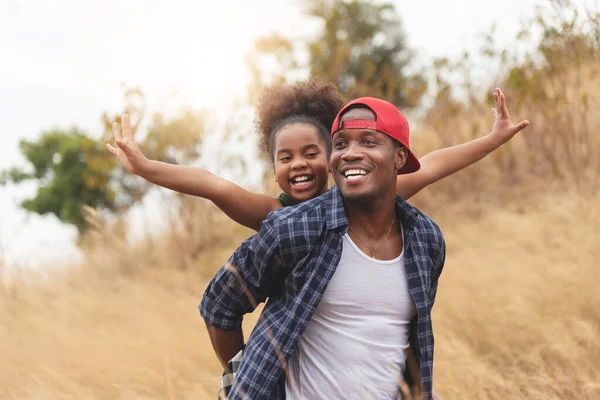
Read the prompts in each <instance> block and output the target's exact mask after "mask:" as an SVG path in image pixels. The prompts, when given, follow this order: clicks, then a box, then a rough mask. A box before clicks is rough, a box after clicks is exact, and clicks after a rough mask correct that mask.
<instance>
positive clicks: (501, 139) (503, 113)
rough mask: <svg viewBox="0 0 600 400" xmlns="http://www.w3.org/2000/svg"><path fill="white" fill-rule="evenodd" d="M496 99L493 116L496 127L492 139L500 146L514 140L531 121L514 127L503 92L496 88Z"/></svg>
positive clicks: (525, 121) (522, 122)
mask: <svg viewBox="0 0 600 400" xmlns="http://www.w3.org/2000/svg"><path fill="white" fill-rule="evenodd" d="M494 99H495V100H496V107H495V108H492V114H494V126H493V127H492V132H491V133H490V137H493V138H494V140H495V141H497V142H498V144H499V145H501V144H504V143H506V142H508V141H509V140H510V139H512V138H513V136H515V135H516V134H517V133H518V132H519V131H521V130H522V129H524V128H526V127H527V126H528V125H529V121H527V120H524V121H521V122H520V123H519V124H517V125H513V123H512V122H511V120H510V114H509V113H508V109H507V108H506V99H505V98H504V93H502V90H500V89H498V88H496V91H495V92H494Z"/></svg>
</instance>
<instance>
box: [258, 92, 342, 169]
mask: <svg viewBox="0 0 600 400" xmlns="http://www.w3.org/2000/svg"><path fill="white" fill-rule="evenodd" d="M343 105H344V102H343V99H342V95H341V94H340V92H339V91H338V89H337V88H336V87H335V85H333V84H332V83H322V82H320V81H316V80H310V81H308V82H299V83H295V84H291V85H290V84H276V85H272V86H269V87H267V88H265V90H264V92H263V93H262V95H261V97H260V99H259V103H258V106H257V109H256V114H257V115H256V128H257V130H258V132H260V135H261V140H260V146H261V149H262V150H263V151H265V152H266V153H267V154H268V155H269V157H270V159H271V161H273V159H274V150H275V149H274V147H275V136H276V134H277V132H278V131H279V130H280V129H281V128H283V127H284V126H286V125H289V124H295V123H305V124H310V125H313V126H314V127H315V128H317V130H318V131H319V134H320V135H321V138H322V139H323V142H324V143H325V146H326V148H327V155H328V156H329V155H330V154H331V137H330V129H331V125H332V124H333V121H334V120H335V117H336V115H337V113H338V112H339V111H340V110H341V109H342V106H343Z"/></svg>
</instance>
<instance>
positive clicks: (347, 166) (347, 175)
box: [330, 108, 407, 200]
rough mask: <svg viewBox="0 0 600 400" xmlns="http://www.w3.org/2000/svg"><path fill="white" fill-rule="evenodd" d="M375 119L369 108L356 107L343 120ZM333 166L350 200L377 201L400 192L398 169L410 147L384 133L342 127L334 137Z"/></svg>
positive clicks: (342, 190)
mask: <svg viewBox="0 0 600 400" xmlns="http://www.w3.org/2000/svg"><path fill="white" fill-rule="evenodd" d="M350 119H363V120H372V121H374V120H375V114H374V113H373V112H372V111H371V110H369V109H367V108H353V109H350V110H349V111H347V112H346V113H344V114H343V115H342V118H341V120H342V121H347V120H350ZM332 141H333V152H332V153H331V160H330V169H331V173H332V175H333V179H334V180H335V184H336V185H337V187H338V188H339V190H340V192H341V193H342V196H344V198H346V199H349V200H368V199H374V200H376V199H377V198H378V197H381V196H385V195H386V194H388V193H389V192H390V191H392V192H394V193H395V191H396V179H397V177H398V170H399V169H400V168H401V167H402V166H403V165H404V163H405V162H406V157H407V152H406V149H405V148H403V147H402V146H400V145H399V144H397V143H396V142H395V141H394V140H393V139H392V138H390V137H389V136H387V135H386V134H384V133H381V132H377V131H374V130H370V129H342V130H340V131H338V132H336V133H335V134H334V135H333V138H332Z"/></svg>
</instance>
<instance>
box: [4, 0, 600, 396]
mask: <svg viewBox="0 0 600 400" xmlns="http://www.w3.org/2000/svg"><path fill="white" fill-rule="evenodd" d="M0 49H1V51H2V62H1V63H0V110H2V117H3V118H2V121H3V123H4V128H3V132H2V134H1V135H0V184H1V185H0V216H1V218H0V354H1V355H2V357H0V398H2V399H5V398H6V399H205V398H215V392H216V385H217V379H218V376H219V375H220V372H221V371H220V368H219V365H218V362H217V360H216V357H215V356H214V355H213V352H212V349H211V346H210V342H209V340H208V337H207V335H206V332H205V328H204V322H203V321H202V319H201V318H200V316H199V313H198V311H197V308H196V307H197V305H198V303H199V301H200V298H201V295H202V293H203V291H204V288H205V286H206V283H207V282H208V280H209V279H210V277H211V276H212V275H213V274H214V272H215V271H216V270H217V269H218V268H219V267H220V266H221V265H222V263H223V262H224V261H225V260H226V259H227V257H228V256H229V255H230V254H231V252H232V251H233V250H234V249H235V248H236V247H237V246H238V245H239V243H240V242H241V241H242V240H243V239H245V238H246V237H248V236H249V235H251V234H252V232H251V231H250V230H248V229H245V228H242V227H240V226H237V225H236V224H235V223H233V222H231V221H229V220H228V219H227V218H226V217H225V216H224V215H223V214H222V213H221V212H220V211H219V210H218V209H216V208H215V207H214V206H213V205H212V204H211V203H209V202H206V201H204V200H202V199H196V198H191V197H189V196H182V195H177V194H174V193H173V192H170V191H167V190H162V189H158V188H156V187H153V186H151V185H149V184H148V183H146V182H144V181H142V180H140V179H138V178H137V177H135V176H132V175H131V174H128V172H127V171H125V170H124V169H122V168H121V167H120V165H119V163H118V162H117V160H116V159H115V157H114V156H112V155H111V154H110V153H109V152H108V151H106V149H105V147H104V144H105V142H107V141H111V140H112V134H111V132H110V124H111V123H112V122H113V121H118V120H119V116H120V115H121V114H122V113H123V112H128V113H129V114H130V115H131V117H132V122H133V124H134V128H135V134H136V141H137V142H138V143H139V144H140V147H141V148H142V150H143V151H144V153H145V154H146V155H147V156H148V157H149V158H153V159H157V160H163V161H168V162H172V163H179V164H184V165H197V166H202V167H204V168H207V169H209V170H210V171H212V172H214V173H217V174H219V175H221V176H223V177H225V178H227V179H231V180H233V181H234V182H236V183H238V184H240V185H242V186H244V187H246V188H249V189H254V190H257V191H263V192H266V193H271V194H277V193H278V191H277V189H278V188H277V187H275V186H274V183H273V179H272V173H271V169H270V166H269V164H268V163H267V162H265V158H264V157H263V155H262V154H260V152H259V150H258V148H257V143H258V138H257V136H256V134H255V132H254V125H253V121H254V105H255V104H256V100H257V96H258V95H259V94H260V92H261V88H262V87H264V86H265V85H266V84H270V83H273V82H295V81H299V80H306V79H308V78H320V79H322V80H325V81H331V82H334V83H335V84H336V85H337V86H338V87H339V89H340V90H341V91H342V93H343V94H344V96H345V97H346V98H347V99H352V98H355V97H358V96H362V95H370V96H376V97H381V98H385V99H387V100H389V101H391V102H393V103H394V104H396V105H397V106H398V107H399V108H400V109H401V110H402V111H403V112H405V113H406V114H407V115H408V117H409V121H410V123H411V127H412V132H413V139H412V144H413V146H414V149H415V150H414V151H415V153H416V154H417V156H419V157H420V156H423V155H425V154H427V153H428V152H431V151H433V150H436V149H439V148H442V147H447V146H451V145H454V144H458V143H463V142H465V141H468V140H472V139H474V138H477V137H481V136H483V135H485V134H487V133H488V132H489V131H490V129H491V126H492V124H493V118H492V114H491V110H490V109H491V107H492V105H493V98H492V91H493V89H494V88H495V87H496V86H498V87H500V88H502V90H503V91H504V92H505V94H506V98H507V103H508V108H509V111H510V112H511V115H512V120H513V122H518V121H520V120H522V119H528V120H529V121H530V122H531V125H530V126H529V127H528V128H527V129H525V130H524V131H523V132H521V133H519V134H518V136H517V137H516V138H514V139H513V140H512V141H510V142H509V143H507V144H506V145H504V146H503V147H502V148H500V149H498V150H497V151H495V152H494V153H493V154H491V155H490V156H488V157H487V158H486V159H484V160H483V161H481V162H479V163H477V164H476V165H474V166H472V167H470V168H467V169H466V170H464V171H462V172H460V173H458V174H456V175H454V176H451V177H449V178H447V179H445V180H443V181H441V182H438V183H436V184H434V185H432V186H431V187H429V188H427V189H426V190H424V191H422V192H421V193H419V194H418V195H417V196H416V197H414V198H413V199H411V203H412V204H414V205H416V206H417V207H419V208H421V209H422V210H423V211H424V212H426V213H427V214H429V215H431V216H432V217H433V218H434V219H435V220H436V221H437V222H438V223H439V225H440V226H441V228H442V230H443V231H444V234H445V237H446V240H447V243H448V256H447V260H446V266H445V269H444V274H443V275H442V277H441V280H440V288H439V290H438V298H437V301H436V306H435V308H434V329H435V333H436V358H435V364H436V365H435V376H434V388H435V390H436V391H437V392H438V393H440V394H441V395H442V396H443V397H444V398H445V399H507V398H508V399H520V398H523V399H525V398H527V399H530V398H536V399H537V398H543V399H597V398H600V326H599V325H600V311H599V309H598V305H600V292H599V291H598V290H597V289H596V285H597V284H598V283H600V272H599V271H598V268H597V263H598V261H597V260H598V258H599V257H600V233H599V232H600V208H599V207H598V204H600V193H599V191H598V188H599V185H600V139H599V136H598V134H597V128H598V127H599V126H600V112H599V111H598V110H599V106H600V5H599V3H598V2H596V1H593V0H590V1H585V0H580V1H575V0H573V1H571V0H546V1H541V0H540V1H537V0H531V1H528V0H519V1H516V0H506V1H504V2H485V1H476V0H459V1H454V2H444V1H441V0H436V1H434V0H420V1H417V0H408V1H399V0H397V1H367V0H353V1H343V0H323V1H312V0H297V1H292V0H285V1H284V0H281V1H275V0H254V1H252V2H243V1H241V0H239V1H238V0H230V1H227V0H224V1H221V2H205V1H196V2H192V1H178V2H167V1H162V0H150V1H136V0H127V1H119V2H117V1H113V0H106V1H104V2H101V3H100V2H95V3H87V2H76V1H69V0H63V1H60V0H36V1H29V2H15V1H3V2H0ZM256 314H257V313H254V314H253V315H251V316H249V317H248V318H247V319H246V321H245V325H246V333H249V332H250V330H251V327H252V325H253V323H254V322H255V321H256V317H257V315H256Z"/></svg>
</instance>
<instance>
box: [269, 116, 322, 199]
mask: <svg viewBox="0 0 600 400" xmlns="http://www.w3.org/2000/svg"><path fill="white" fill-rule="evenodd" d="M275 134H276V135H277V136H276V137H275V150H274V157H275V159H274V162H273V164H274V165H275V178H276V179H277V183H279V187H281V190H283V191H284V192H285V193H286V194H287V195H288V196H290V197H291V198H293V199H294V200H296V201H298V202H301V201H306V200H310V199H312V198H314V197H317V196H320V195H322V194H323V193H325V192H326V191H327V180H328V177H329V160H328V157H327V150H326V147H325V143H323V139H322V138H321V136H320V135H319V131H318V130H317V128H315V127H314V126H312V125H310V124H303V123H296V124H290V125H286V126H284V127H283V128H281V129H280V130H279V131H278V132H276V133H275Z"/></svg>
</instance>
